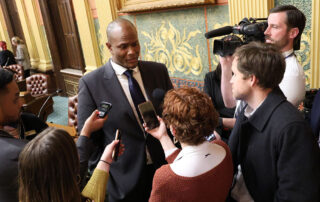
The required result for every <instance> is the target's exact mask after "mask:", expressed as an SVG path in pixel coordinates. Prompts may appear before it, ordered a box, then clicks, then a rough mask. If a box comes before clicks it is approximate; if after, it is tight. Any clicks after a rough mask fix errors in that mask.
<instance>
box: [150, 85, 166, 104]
mask: <svg viewBox="0 0 320 202" xmlns="http://www.w3.org/2000/svg"><path fill="white" fill-rule="evenodd" d="M165 94H166V91H165V90H163V89H161V88H156V89H154V90H153V92H152V98H153V99H154V105H156V106H159V105H161V104H162V102H163V99H164V96H165Z"/></svg>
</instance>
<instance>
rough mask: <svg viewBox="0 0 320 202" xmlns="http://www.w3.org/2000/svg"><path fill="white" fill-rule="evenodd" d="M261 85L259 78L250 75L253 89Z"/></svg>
mask: <svg viewBox="0 0 320 202" xmlns="http://www.w3.org/2000/svg"><path fill="white" fill-rule="evenodd" d="M258 83H259V80H258V78H257V77H256V76H255V75H253V74H252V75H250V84H251V87H253V86H256V85H257V84H258Z"/></svg>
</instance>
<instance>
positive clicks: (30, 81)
mask: <svg viewBox="0 0 320 202" xmlns="http://www.w3.org/2000/svg"><path fill="white" fill-rule="evenodd" d="M49 79H50V78H49V76H48V75H46V74H42V73H38V74H33V75H31V76H29V77H28V78H27V79H26V83H27V91H28V92H30V93H31V95H32V96H34V97H38V96H41V95H47V94H49V83H50V81H49Z"/></svg>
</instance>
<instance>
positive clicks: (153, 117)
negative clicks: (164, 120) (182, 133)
mask: <svg viewBox="0 0 320 202" xmlns="http://www.w3.org/2000/svg"><path fill="white" fill-rule="evenodd" d="M138 108H139V111H140V114H141V116H142V119H143V121H144V122H145V123H146V125H147V127H148V128H149V129H153V128H156V127H158V126H159V125H160V123H159V121H158V118H157V114H156V111H155V109H154V107H153V104H152V102H150V101H147V102H144V103H141V104H139V105H138Z"/></svg>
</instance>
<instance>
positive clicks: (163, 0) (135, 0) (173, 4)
mask: <svg viewBox="0 0 320 202" xmlns="http://www.w3.org/2000/svg"><path fill="white" fill-rule="evenodd" d="M114 1H115V4H116V6H117V10H118V12H119V13H131V12H139V11H153V10H161V9H166V8H178V7H189V6H194V5H204V4H214V3H215V2H216V0H114Z"/></svg>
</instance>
